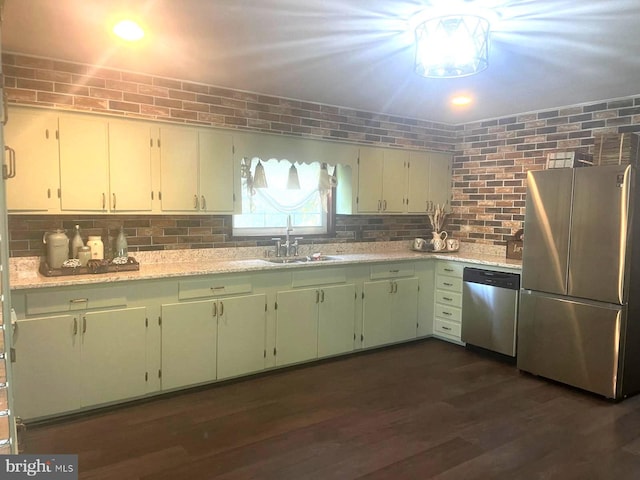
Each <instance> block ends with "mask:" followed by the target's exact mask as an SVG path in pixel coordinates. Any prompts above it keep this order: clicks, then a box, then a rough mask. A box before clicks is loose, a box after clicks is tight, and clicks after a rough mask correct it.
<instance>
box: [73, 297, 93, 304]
mask: <svg viewBox="0 0 640 480" xmlns="http://www.w3.org/2000/svg"><path fill="white" fill-rule="evenodd" d="M88 301H89V299H88V298H72V299H71V300H69V303H87V302H88Z"/></svg>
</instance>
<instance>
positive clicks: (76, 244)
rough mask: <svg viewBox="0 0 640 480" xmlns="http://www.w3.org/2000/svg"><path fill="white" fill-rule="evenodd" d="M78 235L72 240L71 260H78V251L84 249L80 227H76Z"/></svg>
mask: <svg viewBox="0 0 640 480" xmlns="http://www.w3.org/2000/svg"><path fill="white" fill-rule="evenodd" d="M75 230H76V233H75V234H74V236H73V240H71V258H78V250H79V249H80V247H84V242H83V241H82V236H81V235H80V225H76V228H75Z"/></svg>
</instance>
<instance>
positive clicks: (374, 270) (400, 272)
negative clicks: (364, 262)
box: [371, 263, 415, 280]
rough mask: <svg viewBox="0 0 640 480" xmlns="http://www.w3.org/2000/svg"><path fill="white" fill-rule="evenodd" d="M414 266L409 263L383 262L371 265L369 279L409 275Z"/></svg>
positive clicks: (412, 273) (413, 272) (411, 274)
mask: <svg viewBox="0 0 640 480" xmlns="http://www.w3.org/2000/svg"><path fill="white" fill-rule="evenodd" d="M414 274H415V268H414V266H413V264H411V263H385V264H382V265H372V266H371V279H372V280H376V279H380V278H398V277H411V276H413V275H414Z"/></svg>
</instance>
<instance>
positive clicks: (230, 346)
mask: <svg viewBox="0 0 640 480" xmlns="http://www.w3.org/2000/svg"><path fill="white" fill-rule="evenodd" d="M266 302H267V296H266V295H265V294H258V295H245V296H241V297H234V298H224V299H221V300H219V301H218V308H217V311H218V379H223V378H229V377H235V376H238V375H244V374H247V373H253V372H257V371H260V370H262V369H264V362H265V341H266V340H265V337H266V325H267V312H266V308H265V306H266Z"/></svg>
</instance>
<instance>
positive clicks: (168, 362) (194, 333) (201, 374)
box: [161, 300, 218, 390]
mask: <svg viewBox="0 0 640 480" xmlns="http://www.w3.org/2000/svg"><path fill="white" fill-rule="evenodd" d="M161 328H162V341H161V343H162V349H161V351H162V360H161V365H162V376H161V378H162V389H163V390H171V389H175V388H179V387H184V386H187V385H195V384H198V383H205V382H211V381H213V380H215V379H216V361H217V355H216V348H217V344H218V341H217V336H218V324H217V301H216V300H203V301H195V302H182V303H174V304H167V305H162V325H161Z"/></svg>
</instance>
